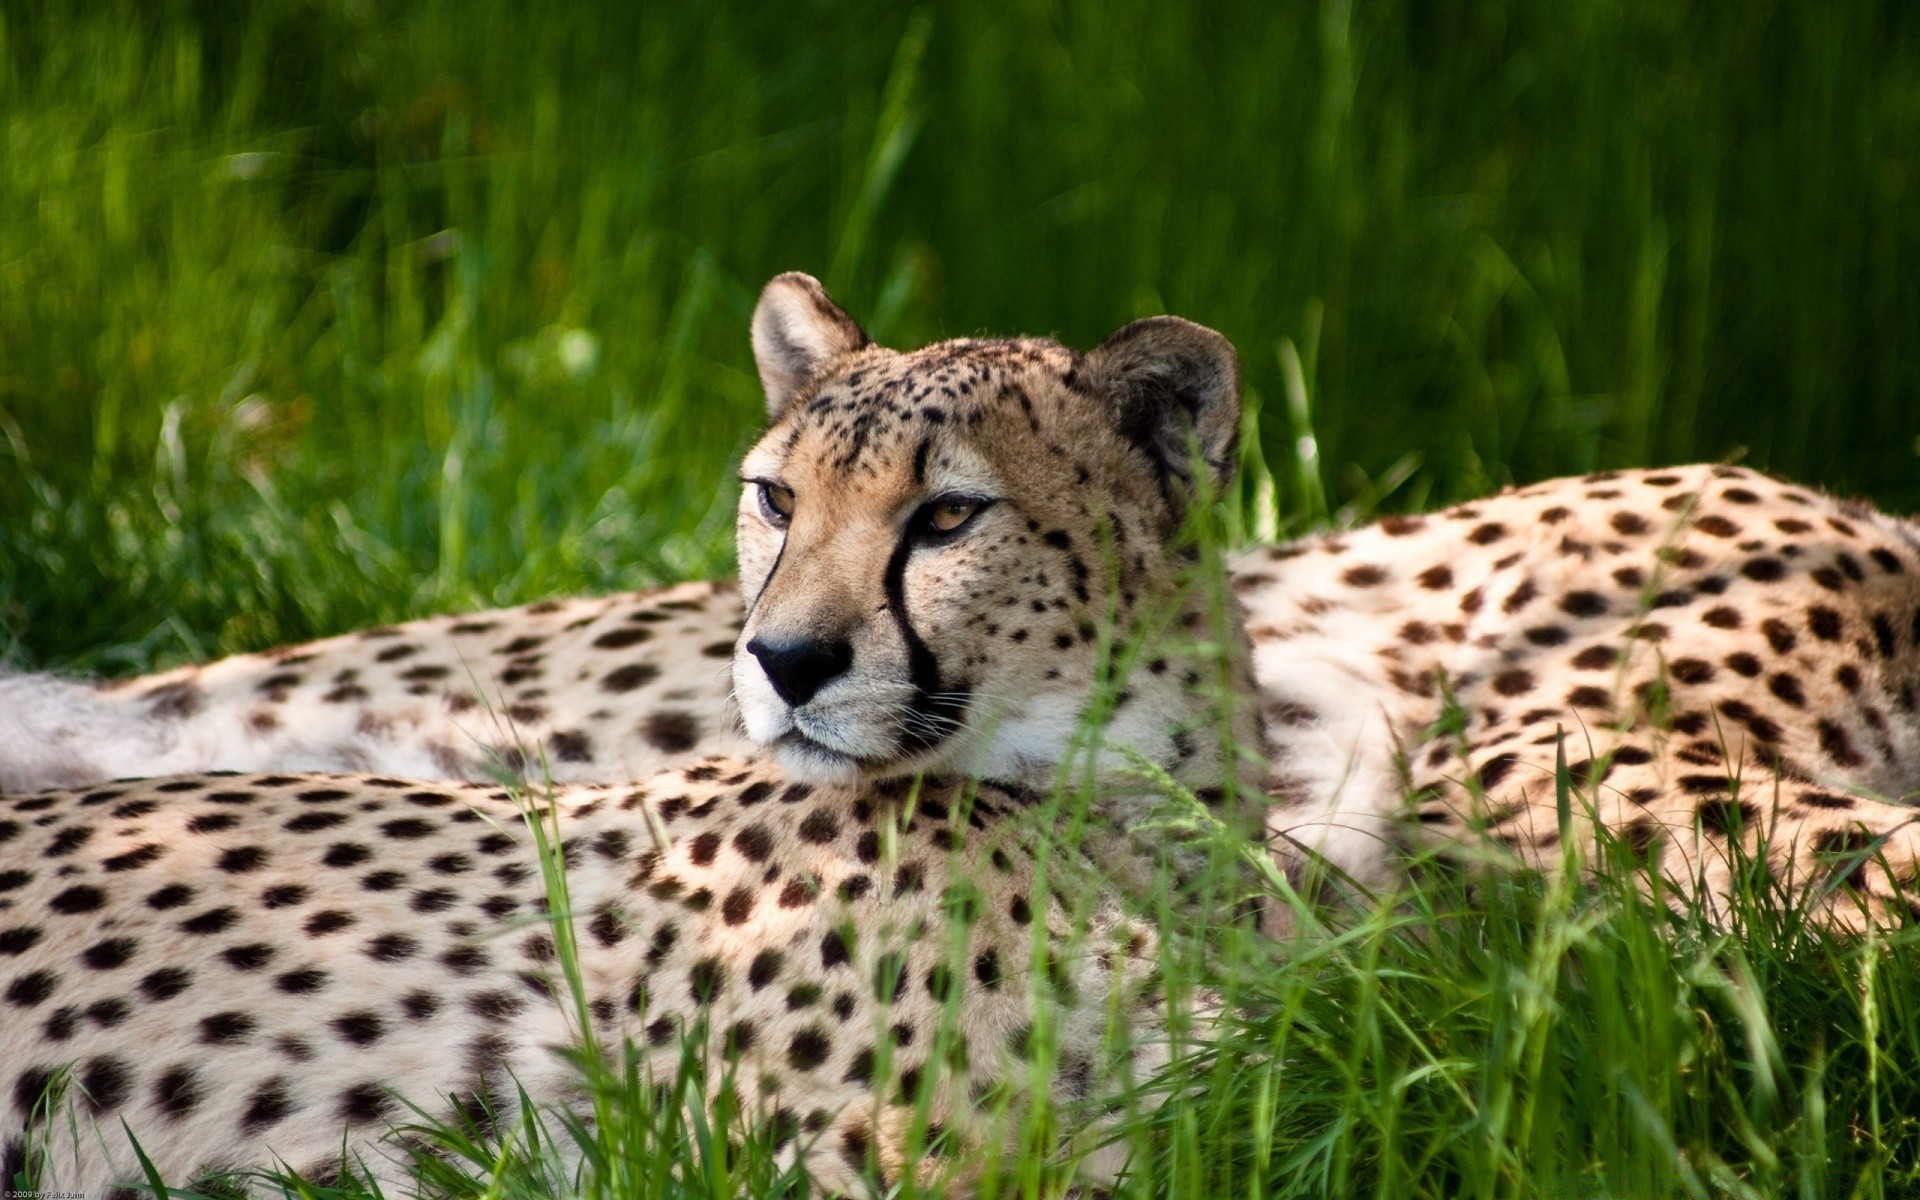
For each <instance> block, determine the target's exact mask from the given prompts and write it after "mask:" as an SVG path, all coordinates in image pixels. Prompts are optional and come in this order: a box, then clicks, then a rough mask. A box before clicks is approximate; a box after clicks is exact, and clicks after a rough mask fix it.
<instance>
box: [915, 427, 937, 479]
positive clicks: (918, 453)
mask: <svg viewBox="0 0 1920 1200" xmlns="http://www.w3.org/2000/svg"><path fill="white" fill-rule="evenodd" d="M932 449H933V439H932V438H921V439H920V445H919V446H917V447H915V449H914V451H913V486H915V487H925V486H927V454H928V453H929V452H930V451H931V450H932Z"/></svg>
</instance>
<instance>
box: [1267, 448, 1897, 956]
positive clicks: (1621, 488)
mask: <svg viewBox="0 0 1920 1200" xmlns="http://www.w3.org/2000/svg"><path fill="white" fill-rule="evenodd" d="M1233 587H1234V588H1235V589H1236V590H1237V591H1238V593H1239V594H1240V596H1241V598H1242V601H1243V603H1244V606H1245V610H1246V617H1247V621H1248V633H1249V635H1250V637H1251V640H1252V642H1253V645H1254V647H1255V655H1256V663H1255V671H1256V674H1257V677H1258V679H1259V681H1260V688H1261V693H1262V698H1263V713H1264V716H1265V718H1266V722H1267V726H1268V732H1269V741H1270V746H1271V751H1272V753H1273V755H1274V763H1275V767H1274V778H1273V780H1272V790H1273V794H1274V796H1275V800H1276V803H1275V805H1274V807H1273V809H1272V812H1271V814H1270V817H1269V829H1270V831H1271V833H1272V834H1273V838H1274V841H1275V843H1276V846H1277V847H1278V849H1279V851H1280V853H1281V857H1282V860H1283V861H1284V862H1286V863H1287V865H1288V866H1289V868H1290V869H1291V870H1293V871H1294V872H1295V874H1296V875H1298V874H1299V873H1300V872H1301V871H1302V869H1303V868H1304V867H1306V866H1307V865H1308V864H1309V863H1310V862H1311V861H1312V860H1313V859H1314V858H1315V857H1320V858H1323V859H1324V860H1326V861H1327V863H1328V864H1329V865H1330V866H1331V867H1332V868H1334V869H1335V871H1336V873H1338V874H1340V875H1344V876H1345V877H1347V878H1349V879H1351V880H1354V881H1357V882H1359V883H1361V884H1363V885H1367V886H1369V887H1374V886H1384V885H1387V884H1389V883H1391V881H1392V877H1393V872H1394V870H1395V864H1396V863H1397V862H1398V861H1399V860H1400V857H1401V853H1402V852H1403V851H1404V850H1406V849H1408V848H1412V847H1415V846H1418V845H1420V844H1421V843H1425V844H1428V845H1432V844H1435V843H1438V844H1442V845H1453V844H1459V843H1461V842H1464V841H1467V840H1477V839H1481V838H1485V837H1488V836H1490V837H1491V838H1492V839H1494V840H1495V841H1497V842H1499V843H1502V844H1504V845H1505V846H1507V847H1509V848H1511V849H1512V850H1514V851H1516V852H1517V853H1518V854H1519V855H1520V857H1522V858H1523V859H1526V860H1528V861H1530V862H1533V863H1536V864H1538V863H1541V862H1545V861H1551V860H1552V858H1553V857H1554V855H1555V852H1556V848H1557V847H1558V846H1559V844H1560V841H1561V838H1562V837H1563V836H1565V835H1563V831H1562V825H1561V813H1560V811H1559V806H1560V796H1559V793H1560V790H1561V788H1560V785H1559V782H1558V772H1559V770H1560V764H1561V762H1562V761H1564V762H1565V769H1566V772H1567V774H1568V782H1569V784H1570V785H1572V789H1573V790H1578V791H1579V792H1580V793H1581V797H1582V804H1581V805H1579V806H1578V807H1580V808H1581V809H1582V811H1581V812H1578V813H1575V814H1573V815H1574V816H1576V817H1577V818H1581V827H1582V830H1583V832H1582V833H1581V835H1580V836H1582V837H1583V838H1584V839H1585V840H1586V842H1587V843H1588V844H1591V842H1592V837H1591V836H1590V826H1588V825H1587V824H1586V822H1587V821H1588V820H1592V821H1597V822H1598V823H1599V824H1601V825H1603V826H1605V827H1606V828H1607V829H1608V830H1610V831H1612V832H1613V833H1614V834H1615V835H1617V836H1619V837H1620V838H1622V839H1624V840H1625V841H1626V842H1627V843H1628V844H1630V846H1631V847H1632V848H1633V849H1634V850H1636V851H1641V852H1647V851H1651V850H1653V849H1654V848H1655V847H1656V846H1657V847H1658V852H1659V853H1660V855H1661V859H1660V862H1661V868H1662V871H1663V872H1664V873H1666V874H1668V875H1670V876H1671V877H1673V878H1674V880H1675V882H1676V883H1678V884H1680V885H1682V892H1683V893H1689V892H1690V893H1692V894H1693V895H1695V896H1696V897H1697V898H1699V899H1700V900H1702V901H1704V902H1705V903H1707V904H1708V905H1709V906H1710V907H1714V906H1717V905H1718V904H1719V903H1720V902H1721V901H1723V900H1724V898H1725V897H1726V895H1727V889H1728V888H1729V886H1730V879H1729V872H1730V869H1731V867H1732V865H1733V864H1734V863H1735V862H1737V861H1738V860H1739V856H1738V855H1736V854H1733V853H1731V851H1730V843H1734V842H1739V843H1741V844H1742V845H1743V846H1744V848H1745V849H1746V850H1748V851H1754V850H1756V849H1757V848H1758V847H1759V846H1760V845H1761V844H1764V845H1765V848H1766V855H1767V858H1768V860H1769V862H1770V864H1771V866H1772V868H1773V869H1774V871H1775V874H1776V876H1777V878H1779V879H1780V880H1781V881H1782V882H1784V883H1786V884H1787V885H1788V886H1789V888H1790V890H1792V891H1793V892H1795V893H1796V894H1800V895H1805V896H1815V897H1822V898H1821V899H1820V900H1819V904H1818V907H1819V910H1820V915H1822V916H1823V917H1824V918H1825V919H1827V920H1829V921H1830V922H1831V923H1833V924H1836V925H1839V926H1843V927H1858V926H1859V925H1861V924H1862V923H1863V922H1864V921H1866V920H1867V919H1869V916H1870V915H1874V914H1877V915H1878V917H1880V918H1886V919H1896V918H1901V917H1904V915H1905V914H1906V913H1907V912H1908V911H1920V907H1916V906H1917V905H1920V887H1917V886H1916V879H1915V876H1914V873H1913V864H1914V862H1915V857H1914V855H1915V849H1916V834H1920V827H1916V826H1914V825H1913V824H1912V822H1913V820H1914V819H1915V817H1916V815H1920V814H1917V813H1916V811H1915V809H1914V808H1913V807H1910V805H1911V804H1913V803H1914V802H1915V801H1917V800H1920V715H1917V714H1916V701H1920V527H1916V526H1915V525H1914V524H1913V523H1911V522H1908V521H1902V520H1899V519H1896V518H1892V517H1888V516H1886V515H1884V514H1881V513H1878V512H1875V511H1874V510H1872V509H1871V508H1869V507H1867V506H1865V505H1861V504H1850V503H1843V502H1840V501H1836V500H1834V499H1832V498H1830V497H1827V496H1824V495H1821V494H1819V493H1816V492H1814V491H1812V490H1810V489H1807V488H1803V487H1796V486H1794V485H1792V484H1787V483H1782V482H1780V481H1777V480H1774V479H1771V478H1768V477H1767V476H1764V475H1762V474H1760V473H1758V472H1755V471H1751V470H1746V469H1743V468H1740V467H1733V466H1692V467H1678V468H1665V469H1653V470H1638V471H1604V472H1599V473H1597V474H1592V475H1587V476H1584V477H1581V478H1577V479H1559V480H1553V481H1550V482H1547V483H1542V484H1538V485H1536V486H1532V487H1525V488H1520V489H1517V490H1509V491H1505V492H1502V493H1500V494H1499V495H1496V496H1492V497H1488V498H1487V499H1485V500H1481V501H1476V502H1474V503H1471V504H1465V505H1461V506H1459V507H1456V508H1451V509H1447V510H1445V511H1443V512H1438V513H1434V514H1431V515H1429V516H1424V517H1421V516H1409V517H1390V518H1387V519H1385V520H1382V521H1379V522H1377V523H1376V524H1373V525H1370V526H1368V527H1366V528H1362V529H1356V530H1352V531H1348V532H1339V533H1333V534H1328V535H1325V536H1322V537H1317V538H1311V539H1307V540H1304V541H1300V542H1296V543H1293V544H1291V545H1286V546H1277V547H1272V548H1266V549H1258V550H1254V551H1251V552H1249V553H1247V554H1245V555H1243V556H1242V557H1241V558H1239V559H1238V560H1237V561H1236V563H1235V564H1234V569H1233ZM1308 852H1311V853H1308ZM1882 857H1884V859H1885V860H1886V862H1885V863H1882V862H1879V861H1877V860H1878V859H1879V858H1882ZM1888 865H1892V866H1893V868H1894V874H1893V875H1889V873H1888V870H1887V869H1886V868H1887V866H1888ZM1836 870H1837V871H1839V872H1840V873H1841V875H1842V877H1843V878H1842V882H1844V883H1845V884H1847V885H1848V886H1847V887H1846V888H1844V889H1842V890H1840V891H1838V892H1836V891H1834V890H1833V889H1831V888H1829V887H1827V886H1826V885H1827V883H1828V882H1829V881H1830V880H1831V879H1832V877H1833V875H1834V874H1835V871H1836ZM1863 901H1864V903H1863Z"/></svg>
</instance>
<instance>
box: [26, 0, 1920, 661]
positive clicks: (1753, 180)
mask: <svg viewBox="0 0 1920 1200" xmlns="http://www.w3.org/2000/svg"><path fill="white" fill-rule="evenodd" d="M989 7H991V6H989ZM1683 8H1684V6H1682V7H1681V8H1676V7H1675V6H1673V5H1670V4H1665V3H1651V2H1641V0H1579V2H1577V3H1566V4H1549V5H1518V6H1515V5H1506V4H1500V3H1493V2H1491V0H1489V2H1485V3H1480V2H1476V3H1470V4H1465V5H1451V6H1441V7H1439V8H1434V7H1431V6H1418V5H1411V4H1403V3H1380V4H1371V3H1369V4H1359V5H1350V4H1348V3H1346V2H1345V0H1324V2H1323V3H1309V4H1302V5H1261V4H1230V5H1209V6H1206V8H1205V12H1204V14H1203V13H1202V11H1201V10H1199V9H1195V8H1190V7H1189V6H1183V5H1166V4H1153V3H1148V2H1146V0H1122V2H1120V3H1115V4H1098V5H1064V6H1061V5H1052V4H1023V5H1016V6H1013V7H1010V8H1002V9H997V10H996V11H992V12H989V11H988V10H987V9H985V8H982V7H980V6H977V5H969V4H961V3H957V2H956V3H949V2H942V3H931V4H927V5H922V6H918V7H910V8H906V7H901V6H892V5H881V4H868V3H857V4H852V5H836V6H828V7H815V6H802V7H801V8H789V9H783V10H781V12H780V14H779V17H778V19H772V18H771V17H770V16H769V15H768V14H766V13H764V12H762V11H760V10H757V9H753V8H746V9H738V8H733V7H730V6H725V5H699V4H678V3H672V4H666V5H644V6H631V5H621V4H611V3H608V4H594V3H574V4H566V5H544V6H539V7H537V8H535V9H528V8H522V7H518V6H510V5H504V4H491V3H482V4H468V3H454V2H452V0H415V2H412V3H402V2H399V0H298V2H295V0H276V2H272V3H264V4H256V5H226V4H220V3H212V4H185V3H180V4H144V3H133V2H132V0H103V2H102V3H97V4H86V5H71V4H56V3H43V2H36V3H27V4H15V5H9V6H8V7H7V8H6V9H5V11H4V12H0V161H4V163H5V169H4V170H0V512H4V514H5V519H4V520H3V521H0V655H4V656H5V657H8V658H10V659H12V660H14V661H18V662H26V663H28V664H52V665H72V666H76V667H82V668H87V669H97V670H105V671H109V672H125V671H131V670H137V669H144V668H146V667H150V666H153V665H156V664H160V663H172V662H178V661H182V660H186V659H192V658H198V657H203V656H209V655H214V654H219V653H224V652H230V651H235V650H241V649H253V648H259V647H263V646H267V645H271V644H274V643H279V642H284V641H288V640H293V639H297V638H302V637H306V636H311V635H315V634H321V633H328V632H333V631H337V630H342V629H347V628H352V627H355V626H361V625H365V624H369V623H374V622H379V621H386V620H391V619H395V618H398V617H402V616H408V615H415V614H421V613H426V612H437V611H445V610H447V609H450V608H454V607H458V606H468V605H483V604H491V603H505V602H509V601H515V600H524V599H532V598H537V597H543V596H547V595H551V594H556V593H563V592H579V591H585V590H596V589H608V588H616V587H628V586H638V585H641V584H645V583H650V582H657V581H662V580H668V579H677V578H682V577H689V576H701V575H712V574H720V573H724V572H726V571H727V570H728V569H729V557H730V556H729V549H728V541H727V529H728V517H727V513H728V508H729V503H730V497H729V494H728V490H727V486H726V484H727V479H728V471H729V467H730V459H731V457H732V456H733V455H735V454H736V453H737V452H738V451H739V449H740V448H741V447H742V446H743V445H744V444H745V443H746V441H747V440H748V439H749V438H750V437H751V434H752V431H753V429H754V427H755V425H756V422H757V421H758V419H759V412H760V404H759V398H758V394H757V388H756V386H755V380H754V375H753V371H752V368H751V364H750V361H749V357H748V353H747V346H746V338H745V335H744V329H745V324H746V315H747V313H748V311H749V309H750V306H751V302H752V298H753V296H754V295H755V293H756V292H757V290H758V288H759V286H760V284H761V283H763V282H764V281H765V280H766V279H767V278H768V277H769V276H771V275H772V274H773V273H774V272H776V271H779V270H784V269H792V268H800V269H805V270H809V271H811V272H813V273H814V274H816V275H819V276H821V277H822V278H823V279H825V280H826V281H827V283H828V285H829V286H830V287H831V288H832V289H833V290H834V291H835V293H836V295H838V297H839V298H840V299H841V300H842V302H843V303H844V304H845V306H846V307H847V308H848V310H849V311H851V312H853V313H855V314H857V315H859V316H860V317H861V318H862V319H863V320H864V321H866V323H867V324H868V325H869V326H870V328H871V329H872V331H873V332H874V333H875V334H876V335H877V336H878V337H880V338H881V339H882V340H885V341H892V342H895V343H897V344H914V343H918V342H920V341H922V340H925V339H928V338H933V337H937V336H943V335H954V334H967V333H976V332H982V331H984V332H993V333H1057V334H1059V335H1060V336H1062V337H1064V338H1065V339H1067V340H1068V341H1069V342H1070V343H1072V344H1075V345H1079V346H1083V347H1084V346H1088V345H1092V344H1093V343H1095V342H1097V341H1098V340H1099V339H1100V338H1101V337H1103V336H1105V334H1106V333H1107V332H1109V331H1110V330H1112V329H1113V328H1115V327H1117V326H1118V325H1120V324H1121V323H1123V322H1124V321H1126V320H1127V319H1129V318H1131V317H1134V316H1138V315H1141V314H1144V313H1150V312H1160V311H1175V312H1179V313H1182V314H1184V315H1187V316H1190V317H1192V318H1194V319H1196V320H1199V321H1202V322H1205V323H1207V324H1211V325H1214V326H1216V327H1218V328H1220V329H1221V330H1222V331H1224V332H1225V333H1227V334H1228V335H1229V336H1230V337H1231V338H1233V340H1234V341H1235V343H1236V344H1237V345H1238V346H1239V347H1240V350H1241V353H1242V357H1243V359H1244V362H1245V368H1246V376H1247V380H1248V383H1249V385H1250V391H1251V394H1252V396H1253V398H1254V399H1255V400H1256V401H1257V402H1258V403H1260V404H1261V405H1262V406H1263V407H1264V409H1265V411H1266V412H1267V414H1268V419H1267V420H1266V421H1265V422H1264V423H1263V429H1264V433H1265V446H1264V449H1265V453H1266V457H1267V460H1268V461H1269V462H1270V463H1271V464H1272V467H1273V484H1274V487H1273V490H1272V491H1271V492H1270V493H1269V495H1270V496H1271V497H1272V498H1273V500H1274V501H1276V502H1277V507H1271V506H1266V507H1263V511H1262V513H1261V514H1260V516H1259V518H1258V519H1257V520H1254V521H1251V522H1249V524H1248V525H1247V527H1246V532H1247V533H1248V534H1255V535H1263V536H1271V535H1272V534H1274V533H1276V532H1277V533H1287V532H1292V531H1297V530H1299V529H1301V528H1304V527H1306V526H1307V525H1308V524H1310V523H1314V522H1319V521H1323V520H1325V519H1327V518H1328V517H1330V516H1336V515H1340V514H1345V515H1347V516H1349V517H1356V516H1364V515H1365V514H1367V513H1368V512H1370V511H1372V510H1374V509H1375V508H1377V507H1385V508H1390V509H1393V508H1409V507H1413V508H1417V507H1425V506H1430V505H1432V504H1434V503H1437V502H1440V501H1443V500H1451V499H1458V498H1462V497H1464V496H1467V495H1471V494H1477V493H1479V492H1482V491H1484V490H1486V489H1489V488H1492V487H1495V486H1498V485H1500V484H1502V483H1505V482H1508V481H1514V480H1531V479H1535V478H1540V477H1544V476H1548V475H1553V474H1558V473H1567V472H1573V471H1583V470H1587V469H1591V468H1594V467H1598V466H1617V465H1642V464H1646V463H1652V462H1659V461H1677V460H1688V459H1698V458H1721V457H1724V456H1728V455H1737V454H1740V453H1742V452H1744V453H1745V454H1746V455H1747V461H1749V462H1753V463H1757V464H1759V465H1764V466H1768V467H1771V468H1773V469H1776V470H1780V471H1783V472H1786V473H1788V474H1791V475H1794V476H1796V477H1799V478H1802V479H1805V480H1808V481H1810V482H1820V483H1826V484H1829V485H1832V486H1834V487H1837V488H1840V489H1843V490H1850V491H1851V490H1860V491H1865V492H1867V493H1869V494H1871V495H1874V496H1876V497H1878V498H1879V499H1881V500H1882V501H1883V502H1886V503H1889V504H1891V505H1893V506H1894V507H1896V508H1907V509H1911V508H1913V507H1915V506H1917V505H1920V456H1916V453H1915V451H1916V445H1915V439H1916V437H1920V416H1916V413H1920V406H1916V405H1915V404H1914V403H1913V398H1914V397H1915V396H1916V395H1920V355H1916V354H1914V353H1913V352H1912V346H1911V340H1912V331H1913V330H1914V329H1916V328H1920V289H1916V287H1915V286H1914V283H1913V280H1914V278H1915V277H1916V276H1915V273H1914V272H1913V271H1912V270H1911V269H1910V267H1911V264H1912V262H1913V261H1914V258H1915V255H1916V254H1917V253H1920V222H1917V221H1915V220H1914V219H1913V211H1914V207H1913V206H1914V203H1915V196H1916V192H1915V189H1916V188H1920V106H1916V105H1914V104H1913V103H1912V97H1913V95H1914V94H1916V93H1915V89H1916V87H1920V36H1915V35H1916V34H1920V29H1916V27H1915V11H1914V10H1912V8H1911V6H1907V5H1899V4H1880V5H1876V4H1872V3H1861V4H1845V5H1814V4H1805V5H1800V4H1778V5H1769V6H1765V7H1764V11H1763V12H1760V13H1756V12H1752V11H1748V10H1746V9H1743V8H1741V7H1739V6H1717V7H1716V6H1707V7H1703V8H1701V9H1700V10H1699V11H1696V12H1691V13H1688V12H1684V11H1683Z"/></svg>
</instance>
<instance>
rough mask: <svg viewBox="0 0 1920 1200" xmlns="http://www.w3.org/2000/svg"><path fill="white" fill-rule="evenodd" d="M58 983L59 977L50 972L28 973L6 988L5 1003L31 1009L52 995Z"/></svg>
mask: <svg viewBox="0 0 1920 1200" xmlns="http://www.w3.org/2000/svg"><path fill="white" fill-rule="evenodd" d="M59 982H60V977H59V976H58V975H55V974H54V973H53V972H52V971H30V972H28V973H27V974H25V975H22V976H20V977H19V978H18V979H15V980H14V981H13V982H12V983H11V984H9V985H8V986H7V1003H9V1004H12V1005H15V1006H17V1007H19V1008H32V1007H33V1006H34V1005H36V1004H39V1003H40V1002H41V1001H43V1000H45V999H46V998H47V997H48V996H51V995H53V989H54V988H55V987H56V986H57V985H58V984H59Z"/></svg>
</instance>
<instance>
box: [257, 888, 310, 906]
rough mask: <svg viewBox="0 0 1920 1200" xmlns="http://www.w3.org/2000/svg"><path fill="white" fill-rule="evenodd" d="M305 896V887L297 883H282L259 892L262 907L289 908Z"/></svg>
mask: <svg viewBox="0 0 1920 1200" xmlns="http://www.w3.org/2000/svg"><path fill="white" fill-rule="evenodd" d="M306 898H307V889H306V888H304V887H302V886H300V885H299V884H297V883H283V884H279V885H276V886H274V887H270V888H268V889H267V890H266V891H264V892H261V893H260V904H261V906H262V907H264V908H291V907H293V906H294V905H296V904H299V903H300V902H301V901H303V900H305V899H306Z"/></svg>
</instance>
